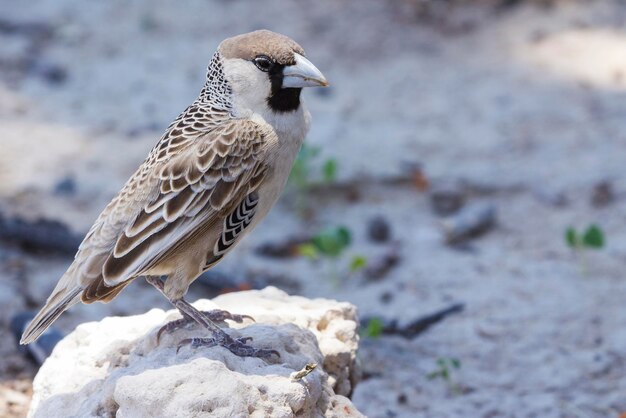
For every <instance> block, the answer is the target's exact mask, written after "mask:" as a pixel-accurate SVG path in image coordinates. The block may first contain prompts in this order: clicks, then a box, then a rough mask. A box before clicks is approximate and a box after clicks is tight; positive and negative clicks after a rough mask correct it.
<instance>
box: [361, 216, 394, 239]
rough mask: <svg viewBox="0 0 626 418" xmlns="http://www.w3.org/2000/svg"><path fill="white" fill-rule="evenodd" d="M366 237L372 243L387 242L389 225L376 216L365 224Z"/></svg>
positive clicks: (389, 233)
mask: <svg viewBox="0 0 626 418" xmlns="http://www.w3.org/2000/svg"><path fill="white" fill-rule="evenodd" d="M367 236H368V237H369V239H371V240H372V241H374V242H387V241H389V239H390V238H391V225H389V221H387V219H386V218H385V217H384V216H381V215H378V216H375V217H373V218H371V219H370V220H369V221H368V222H367Z"/></svg>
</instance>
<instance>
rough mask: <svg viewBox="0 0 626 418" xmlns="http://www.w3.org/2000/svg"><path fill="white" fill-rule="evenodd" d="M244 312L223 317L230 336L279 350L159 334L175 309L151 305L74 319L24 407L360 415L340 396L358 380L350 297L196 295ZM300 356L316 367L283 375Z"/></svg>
mask: <svg viewBox="0 0 626 418" xmlns="http://www.w3.org/2000/svg"><path fill="white" fill-rule="evenodd" d="M194 305H195V306H196V307H197V308H199V309H203V310H209V309H217V308H220V309H225V310H228V311H230V312H232V313H238V314H246V315H251V316H252V317H254V318H255V319H256V321H257V322H256V323H253V322H251V321H246V322H244V323H242V324H233V323H229V326H230V329H227V332H229V333H230V334H231V335H232V336H234V337H243V336H249V337H253V338H254V340H253V341H252V342H251V343H250V344H251V345H253V346H255V347H259V348H271V349H274V350H277V351H278V352H279V353H280V359H273V360H270V361H267V360H262V359H259V358H240V357H237V356H235V355H233V354H232V353H231V352H230V351H228V350H226V349H224V348H222V347H203V348H195V349H194V348H190V347H183V348H181V350H180V351H179V352H178V354H177V353H176V349H177V346H178V343H179V342H180V341H181V340H183V339H185V338H189V337H193V336H202V335H203V330H202V329H201V328H199V327H197V326H191V327H188V328H185V329H180V330H177V331H175V332H174V333H172V334H167V335H164V336H163V337H162V338H161V341H160V343H159V344H158V345H157V341H156V333H157V331H158V329H159V328H160V327H161V326H162V325H163V324H165V323H167V322H168V321H170V320H173V319H178V318H179V315H178V313H177V312H176V311H168V312H164V311H162V310H159V309H154V310H151V311H149V312H147V313H145V314H143V315H137V316H131V317H109V318H105V319H103V320H102V321H100V322H91V323H86V324H83V325H80V326H79V327H78V328H77V329H76V330H75V331H74V332H73V333H71V334H70V335H68V336H67V337H66V338H65V339H64V340H62V341H61V342H60V343H59V344H58V345H57V347H56V348H55V350H54V352H53V354H52V356H51V357H50V358H49V359H48V360H46V362H45V363H44V365H43V366H42V367H41V370H40V371H39V373H38V374H37V377H36V378H35V381H34V397H33V402H32V405H31V409H30V412H29V417H45V418H55V417H63V418H67V417H81V418H86V417H113V416H115V417H118V418H142V417H152V418H154V417H247V416H251V417H294V416H298V417H323V416H326V417H359V416H362V415H361V414H360V413H359V412H358V411H357V410H356V408H355V407H354V406H353V405H352V403H351V401H350V400H349V399H348V398H347V397H346V396H348V395H350V394H351V392H352V389H353V387H354V385H355V383H356V380H357V376H358V370H357V367H356V349H357V345H358V334H357V322H356V310H355V307H354V306H352V305H350V304H348V303H340V302H336V301H332V300H326V299H315V300H311V299H306V298H302V297H297V296H288V295H287V294H286V293H284V292H282V291H280V290H278V289H276V288H271V287H270V288H266V289H264V290H260V291H246V292H238V293H230V294H227V295H222V296H220V297H217V298H215V299H214V300H213V301H210V300H199V301H198V302H196V303H195V304H194ZM307 363H317V364H318V366H317V368H316V369H315V370H313V372H311V373H310V374H308V375H307V376H306V377H304V378H302V379H301V380H299V381H294V380H292V379H291V378H290V376H291V375H292V374H293V373H294V372H297V371H300V370H301V369H303V367H304V366H305V365H306V364H307Z"/></svg>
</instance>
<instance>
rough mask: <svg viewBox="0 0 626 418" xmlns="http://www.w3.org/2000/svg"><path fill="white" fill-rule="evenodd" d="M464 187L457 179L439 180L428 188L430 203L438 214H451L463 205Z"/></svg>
mask: <svg viewBox="0 0 626 418" xmlns="http://www.w3.org/2000/svg"><path fill="white" fill-rule="evenodd" d="M464 203H465V189H464V187H463V185H462V184H461V183H460V182H458V181H441V182H438V183H435V184H433V186H432V187H431V189H430V204H431V206H432V208H433V211H435V213H436V214H438V215H443V216H447V215H452V214H453V213H456V212H458V211H459V209H461V208H462V207H463V204H464Z"/></svg>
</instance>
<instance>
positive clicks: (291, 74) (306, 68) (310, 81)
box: [283, 53, 328, 88]
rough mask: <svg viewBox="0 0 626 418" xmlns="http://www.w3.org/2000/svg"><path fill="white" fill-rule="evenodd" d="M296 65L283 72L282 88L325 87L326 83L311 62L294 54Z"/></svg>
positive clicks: (324, 78) (287, 67)
mask: <svg viewBox="0 0 626 418" xmlns="http://www.w3.org/2000/svg"><path fill="white" fill-rule="evenodd" d="M295 56H296V63H295V64H293V65H288V66H286V67H285V68H284V70H283V88H302V87H319V86H322V87H326V86H327V85H328V81H326V77H324V75H323V74H322V72H321V71H320V70H318V69H317V67H315V65H313V63H312V62H311V61H309V60H308V59H306V58H304V57H303V56H302V55H300V54H297V53H296V54H295Z"/></svg>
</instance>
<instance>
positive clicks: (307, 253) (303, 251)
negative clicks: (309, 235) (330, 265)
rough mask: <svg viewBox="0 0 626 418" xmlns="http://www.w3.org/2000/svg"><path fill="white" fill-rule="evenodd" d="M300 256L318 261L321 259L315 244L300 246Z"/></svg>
mask: <svg viewBox="0 0 626 418" xmlns="http://www.w3.org/2000/svg"><path fill="white" fill-rule="evenodd" d="M298 254H299V255H301V256H303V257H307V258H310V259H311V260H317V259H318V258H319V253H318V251H317V248H316V247H315V245H313V244H302V245H300V246H298Z"/></svg>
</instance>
